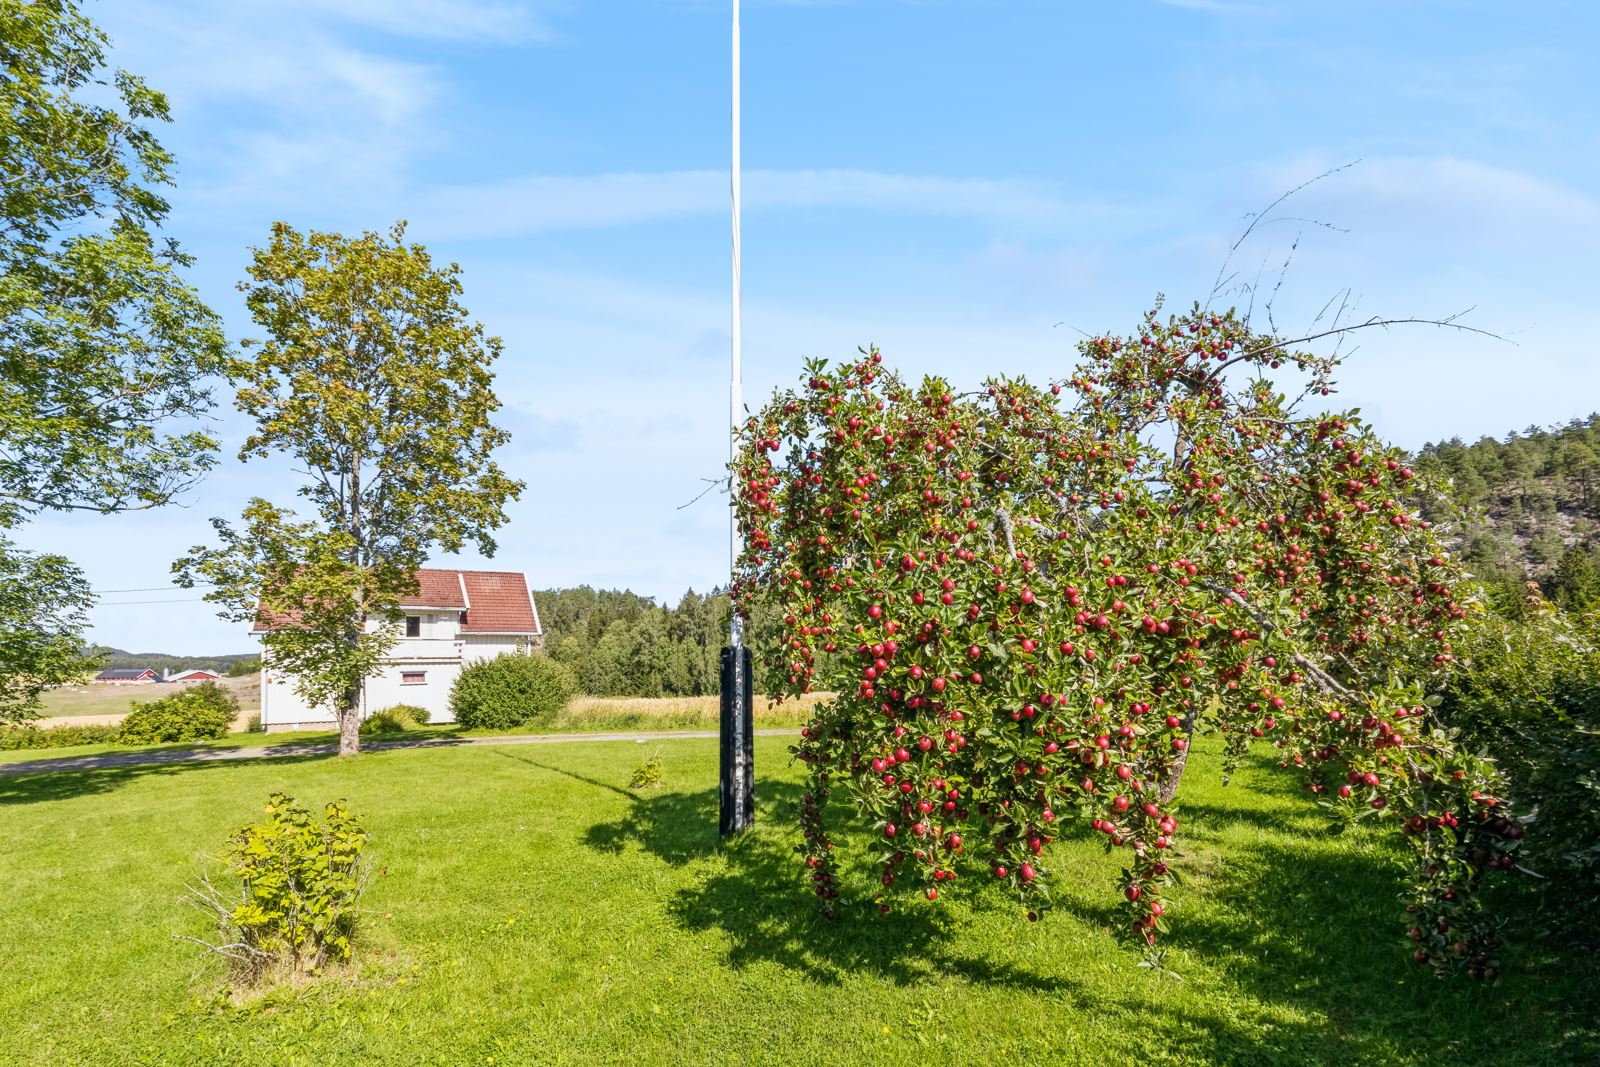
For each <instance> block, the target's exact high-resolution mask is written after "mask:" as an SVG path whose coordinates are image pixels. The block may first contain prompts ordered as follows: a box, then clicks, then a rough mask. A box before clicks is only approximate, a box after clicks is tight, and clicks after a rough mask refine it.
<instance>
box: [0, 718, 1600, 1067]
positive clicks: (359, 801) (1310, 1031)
mask: <svg viewBox="0 0 1600 1067" xmlns="http://www.w3.org/2000/svg"><path fill="white" fill-rule="evenodd" d="M784 744H785V742H784V741H783V740H782V739H778V738H772V739H762V740H760V741H758V747H757V760H758V766H759V772H760V782H761V785H760V789H759V793H760V802H761V807H760V812H759V819H760V828H759V829H758V830H757V831H756V832H755V833H753V834H751V835H749V836H747V837H746V838H744V839H743V840H741V841H739V842H738V843H737V844H736V845H734V846H732V847H729V848H719V847H718V846H717V843H716V834H715V818H716V792H715V775H716V758H717V757H716V746H715V742H711V741H703V740H685V739H680V740H671V741H664V742H655V741H652V742H648V743H646V744H640V743H637V742H606V743H575V744H566V745H552V746H539V747H532V746H523V747H475V748H453V749H434V750H423V751H396V752H386V753H371V754H368V755H364V756H362V757H360V758H359V760H357V761H354V762H353V763H343V762H340V761H338V760H336V759H333V758H327V757H317V758H300V759H287V758H277V759H269V760H261V761H254V762H248V763H227V764H194V765H176V766H156V767H133V768H123V769H117V770H107V771H89V772H75V773H70V774H58V775H32V776H24V777H5V778H0V804H3V805H4V806H5V813H4V817H3V820H0V857H3V861H0V900H3V901H4V905H3V906H0V978H3V980H0V1061H4V1062H19V1063H50V1064H64V1063H73V1064H79V1063H89V1064H97V1063H105V1064H125V1063H127V1064H144V1063H173V1064H203V1063H252V1064H277V1063H286V1064H287V1063H301V1064H324V1063H332V1062H340V1063H357V1062H359V1063H364V1064H366V1063H396V1064H402V1063H403V1064H411V1063H446V1064H486V1063H489V1062H491V1061H492V1062H493V1063H496V1064H502V1065H503V1064H526V1063H540V1064H543V1063H578V1064H590V1063H626V1064H657V1063H660V1064H680V1063H689V1064H699V1063H709V1064H721V1063H771V1064H822V1063H828V1064H833V1063H842V1064H900V1063H905V1064H933V1065H939V1064H966V1063H1018V1064H1045V1063H1050V1064H1056V1063H1066V1064H1073V1063H1096V1064H1098V1063H1115V1064H1121V1063H1135V1062H1140V1063H1163V1062H1188V1063H1203V1062H1214V1063H1226V1064H1250V1063H1260V1064H1279V1063H1292V1064H1313V1063H1330V1064H1333V1063H1337V1064H1342V1065H1349V1064H1377V1063H1462V1064H1468V1063H1486V1062H1494V1063H1513V1064H1551V1063H1564V1062H1572V1063H1593V1062H1595V1060H1596V1057H1597V1056H1600V993H1597V992H1596V990H1597V989H1600V981H1597V979H1600V972H1597V969H1596V967H1595V964H1594V963H1592V962H1590V961H1585V960H1582V959H1579V958H1576V957H1574V958H1569V959H1561V958H1559V957H1558V956H1557V955H1556V950H1555V949H1553V948H1552V947H1550V946H1548V945H1545V944H1541V943H1537V942H1528V941H1522V942H1519V943H1518V945H1517V947H1516V949H1515V950H1514V952H1513V953H1512V955H1511V957H1510V964H1509V967H1508V972H1509V973H1508V975H1507V976H1506V977H1505V978H1504V979H1503V980H1502V981H1501V982H1500V984H1499V985H1498V986H1496V987H1494V988H1488V989H1485V988H1479V987H1474V986H1471V985H1468V984H1465V983H1460V984H1455V983H1452V984H1440V983H1438V982H1436V981H1434V980H1433V979H1432V978H1430V977H1428V976H1427V975H1426V974H1424V973H1423V972H1421V971H1420V970H1418V969H1416V968H1415V967H1414V965H1412V964H1410V963H1409V962H1408V961H1407V959H1406V954H1405V953H1404V951H1403V950H1402V947H1401V945H1400V944H1399V943H1398V942H1397V940H1396V933H1397V930H1396V927H1395V924H1394V919H1395V915H1394V913H1395V910H1396V908H1397V904H1396V899H1395V894H1396V893H1397V892H1398V891H1399V889H1400V881H1399V877H1400V870H1399V868H1398V866H1397V863H1396V860H1397V855H1398V854H1397V853H1396V852H1395V851H1393V849H1392V848H1391V847H1390V846H1389V844H1388V843H1387V841H1386V840H1384V839H1380V838H1375V837H1372V836H1369V835H1367V834H1365V833H1362V832H1354V833H1350V834H1347V835H1344V836H1342V837H1338V838H1329V837H1324V836H1320V835H1318V834H1317V828H1318V827H1319V826H1320V824H1321V820H1320V819H1318V818H1317V817H1316V815H1315V814H1314V809H1312V808H1311V807H1310V806H1309V805H1308V804H1307V803H1306V802H1305V801H1304V800H1303V799H1302V797H1301V795H1300V794H1299V793H1298V792H1296V791H1295V790H1294V789H1293V785H1292V782H1291V780H1290V779H1288V778H1287V777H1282V776H1280V775H1278V774H1277V773H1275V772H1272V771H1270V770H1269V769H1263V768H1262V767H1259V766H1251V767H1248V768H1246V769H1245V771H1244V772H1243V773H1241V774H1240V775H1239V777H1238V778H1237V779H1236V782H1235V784H1234V785H1233V786H1230V787H1228V788H1226V789H1224V788H1222V787H1221V786H1219V785H1217V784H1216V778H1215V758H1214V755H1213V750H1212V749H1211V748H1209V747H1206V748H1203V749H1200V750H1198V758H1197V759H1196V760H1195V762H1194V765H1193V766H1192V768H1191V773H1190V776H1189V778H1188V779H1187V780H1186V782H1185V791H1184V792H1185V794H1186V809H1187V811H1188V815H1189V820H1188V824H1187V826H1186V829H1187V830H1188V835H1187V838H1186V840H1187V842H1188V845H1187V847H1188V856H1187V858H1186V860H1185V867H1186V868H1187V869H1188V870H1189V871H1190V872H1191V873H1192V876H1191V877H1190V878H1189V880H1188V881H1187V883H1186V884H1185V886H1184V887H1183V888H1182V889H1181V890H1180V892H1179V894H1178V895H1177V897H1176V902H1177V907H1176V909H1175V918H1176V929H1175V932H1174V934H1173V936H1172V937H1171V945H1172V948H1173V951H1172V954H1171V956H1170V957H1169V963H1170V966H1171V967H1172V968H1173V969H1174V970H1175V971H1176V972H1178V974H1180V975H1181V976H1182V980H1181V981H1180V980H1178V979H1175V978H1173V977H1169V976H1164V975H1161V974H1158V973H1154V972H1151V971H1149V970H1145V969H1142V968H1139V967H1137V966H1136V965H1135V960H1136V957H1135V956H1133V955H1130V954H1129V952H1128V951H1127V950H1125V949H1124V948H1122V947H1121V946H1120V945H1118V943H1117V942H1116V941H1115V940H1114V939H1113V938H1112V937H1111V935H1110V934H1109V933H1107V932H1106V930H1105V928H1104V927H1105V923H1106V922H1107V921H1108V919H1109V918H1110V916H1111V914H1112V911H1111V905H1112V901H1113V892H1114V891H1113V888H1112V885H1111V881H1110V875H1111V872H1112V863H1111V861H1110V859H1109V858H1108V857H1107V856H1106V855H1105V854H1104V852H1103V851H1102V848H1101V847H1100V845H1099V844H1098V843H1097V842H1096V841H1095V840H1093V837H1092V835H1091V834H1090V833H1088V832H1087V831H1085V832H1084V833H1083V834H1081V835H1079V836H1077V837H1075V838H1073V839H1071V840H1068V841H1065V842H1063V847H1061V848H1060V851H1059V854H1058V857H1057V861H1056V863H1055V864H1054V866H1055V867H1056V868H1057V870H1058V871H1062V872H1070V873H1065V874H1062V875H1061V876H1060V879H1061V889H1062V891H1061V894H1060V902H1061V905H1062V906H1060V907H1059V908H1058V909H1056V910H1055V911H1054V912H1052V913H1050V914H1049V915H1048V916H1047V917H1046V919H1045V920H1044V921H1042V922H1040V923H1038V924H1029V923H1028V922H1027V921H1026V920H1025V919H1024V918H1023V916H1022V915H1021V914H1020V913H1019V911H1018V909H1017V908H1016V907H1015V905H1014V903H1011V902H1008V901H1007V900H1005V899H1004V898H1003V896H1002V895H1001V893H1000V892H999V891H998V890H997V889H996V887H994V886H992V885H988V884H978V883H977V882H973V883H971V884H965V883H957V887H956V888H955V889H953V890H952V891H950V892H947V893H945V894H943V895H942V899H941V902H940V905H937V906H936V905H930V904H926V903H925V902H921V901H918V902H917V903H915V904H912V905H909V906H906V907H904V908H902V909H901V910H899V911H897V912H896V913H895V914H894V915H892V916H890V917H888V918H880V917H878V916H877V915H876V913H875V912H869V910H868V909H867V908H866V907H864V906H862V907H854V908H847V909H846V910H845V912H844V914H843V915H842V916H841V918H840V919H839V920H838V921H837V922H835V923H831V924H830V923H827V922H825V921H823V920H821V919H820V918H818V917H817V916H816V913H815V907H814V904H813V903H812V902H811V900H810V899H808V898H807V897H806V895H805V894H804V892H803V890H802V889H801V888H800V885H799V881H800V879H799V874H798V868H797V865H796V862H795V857H794V855H793V853H792V852H791V851H790V850H791V848H792V846H793V842H794V836H793V833H792V831H791V824H790V822H789V819H788V810H789V807H790V805H791V804H792V803H793V802H794V800H795V799H796V797H797V794H798V790H799V787H798V782H799V776H798V773H797V772H796V770H794V769H791V768H788V767H786V766H785V762H786V758H785V754H784V748H783V746H784ZM657 749H659V750H660V751H661V752H662V753H663V755H664V757H665V760H666V765H667V771H668V780H667V785H666V787H665V788H664V789H663V790H660V791H658V792H655V793H652V794H648V795H644V796H635V795H634V794H632V793H630V792H629V791H628V790H627V789H625V788H624V786H623V783H624V782H625V781H626V779H627V776H628V773H629V771H631V770H632V769H633V768H634V767H635V766H636V765H637V764H638V762H639V761H640V759H641V758H642V757H643V756H644V755H645V754H647V753H649V752H652V751H655V750H657ZM273 789H284V790H287V791H289V792H291V793H293V794H294V795H295V796H296V797H298V798H299V799H300V800H301V801H302V802H306V803H308V804H313V805H319V804H320V803H321V802H323V801H325V800H328V799H332V798H334V797H341V796H342V797H346V798H348V799H349V801H350V804H351V806H352V808H353V809H354V810H355V811H356V812H357V813H359V814H360V815H362V816H364V817H365V819H366V822H367V824H368V827H369V829H370V831H371V834H372V845H371V854H372V859H373V862H374V867H375V870H376V871H377V872H378V876H377V877H375V878H374V879H373V882H372V886H371V889H370V890H369V893H368V896H367V898H366V905H367V915H366V918H365V920H364V925H363V928H362V946H363V948H362V953H361V962H360V967H359V969H358V971H357V973H356V974H355V975H354V976H353V977H351V978H348V979H342V980H338V981H326V982H324V983H322V984H321V985H319V986H314V987H311V988H309V989H307V990H304V991H302V992H299V993H294V994H291V993H283V994H280V995H277V996H274V997H271V998H268V999H267V1000H266V1001H264V1002H262V1003H260V1004H258V1005H256V1006H255V1007H254V1008H251V1009H248V1010H246V1009H238V1008H228V1007H220V1006H217V1005H218V998H217V997H216V995H215V994H216V990H217V989H218V983H219V979H220V971H219V969H218V968H217V966H216V965H215V964H214V963H213V962H209V961H205V960H201V959H199V958H198V957H197V956H196V954H195V952H196V950H195V949H194V946H192V945H188V944H185V943H182V942H178V941H174V940H173V939H172V935H173V934H175V933H196V934H197V933H201V932H202V927H201V924H200V919H199V917H198V915H197V914H194V913H190V912H188V911H186V910H185V909H184V908H182V907H181V906H179V904H178V903H177V900H178V897H179V894H180V893H181V891H182V887H183V883H184V880H185V879H186V878H188V877H189V876H191V875H192V874H193V872H194V871H195V869H196V863H197V860H198V859H199V857H200V856H201V855H202V854H203V853H205V852H206V851H208V850H210V849H213V848H215V847H216V846H217V845H218V844H219V843H220V842H221V841H222V839H223V838H224V836H225V835H226V834H227V832H228V831H229V830H230V829H231V828H233V827H234V826H236V825H238V824H239V823H241V822H244V821H246V820H249V819H252V818H254V817H255V816H256V815H257V813H258V811H259V808H260V804H261V802H262V800H263V799H264V798H265V796H266V794H267V793H268V792H270V791H271V790H273Z"/></svg>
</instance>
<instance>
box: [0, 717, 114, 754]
mask: <svg viewBox="0 0 1600 1067" xmlns="http://www.w3.org/2000/svg"><path fill="white" fill-rule="evenodd" d="M121 729H122V727H121V726H120V725H118V724H117V723H85V724H83V725H81V726H79V725H72V724H68V725H66V726H50V727H46V728H44V729H40V728H39V727H37V726H0V752H6V751H13V750H16V749H25V748H71V747H72V746H74V745H108V744H114V743H116V742H117V740H118V736H117V735H118V734H119V733H120V731H121Z"/></svg>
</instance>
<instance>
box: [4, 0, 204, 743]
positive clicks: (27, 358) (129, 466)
mask: <svg viewBox="0 0 1600 1067" xmlns="http://www.w3.org/2000/svg"><path fill="white" fill-rule="evenodd" d="M106 48H107V40H106V37H105V35H104V34H103V33H101V31H100V30H99V29H98V28H96V27H95V26H94V25H93V24H92V23H91V22H90V21H89V20H88V19H86V18H84V17H83V15H82V14H81V13H80V12H79V11H78V10H77V7H76V5H74V4H72V3H70V2H55V3H43V4H39V3H31V4H25V3H18V2H16V0H0V53H3V56H4V61H5V72H6V74H5V77H4V78H0V126H3V128H4V130H5V135H4V136H3V137H0V177H3V180H0V571H3V572H4V575H5V578H6V582H7V585H8V592H7V602H8V608H7V617H6V620H5V621H6V624H7V629H6V632H7V637H6V642H5V648H4V650H3V651H0V719H4V718H8V717H9V718H16V717H24V716H27V715H30V714H32V713H33V711H34V710H35V708H36V706H37V699H36V698H37V694H38V693H39V692H40V690H41V689H42V688H43V687H44V686H46V685H50V684H55V683H59V682H63V681H66V680H68V679H70V678H71V677H73V676H75V675H76V674H77V673H79V672H80V671H81V670H83V669H84V668H85V667H86V666H87V663H86V662H85V656H84V649H83V647H82V633H83V629H84V625H85V622H86V615H85V611H86V609H87V607H88V605H89V603H90V597H89V593H88V588H87V584H86V582H85V581H84V578H83V575H82V574H81V573H80V572H79V571H78V570H77V569H76V568H75V567H73V566H72V565H71V564H70V563H69V562H68V561H67V560H65V559H64V558H62V557H60V556H58V555H53V554H43V555H34V554H30V553H26V552H23V551H22V550H20V549H19V548H18V547H17V546H16V544H15V543H14V542H13V541H12V540H10V539H8V538H7V537H6V536H5V533H6V531H7V530H10V529H15V528H17V527H18V526H19V525H20V524H21V523H23V522H25V521H26V520H27V519H28V517H30V516H32V515H36V514H38V513H40V512H42V511H50V510H89V511H98V512H103V513H110V512H117V511H126V510H131V509H141V508H149V507H156V506H159V505H161V504H165V503H167V502H168V501H170V500H172V499H173V497H174V496H176V495H177V494H178V493H180V492H181V491H182V490H184V489H185V488H187V487H188V486H189V485H191V484H192V483H193V482H194V481H195V480H196V479H198V478H199V477H200V476H201V475H202V474H203V473H204V472H205V471H206V470H207V469H208V468H209V467H210V466H211V464H212V462H213V459H214V453H215V450H216V441H215V439H214V438H213V437H211V436H210V435H209V434H208V433H206V432H205V431H204V430H202V429H200V428H198V427H197V425H196V423H195V421H194V419H195V417H197V416H200V415H203V414H204V413H205V412H206V411H207V410H208V409H209V408H210V407H211V403H212V400H211V393H210V387H209V385H208V384H207V378H208V376H209V375H212V374H214V373H216V372H217V371H219V370H220V369H221V368H222V365H223V358H224V355H225V352H226V345H225V342H224V339H223V334H222V330H221V327H220V324H219V322H218V319H217V317H216V315H215V314H213V313H212V311H211V310H210V309H209V308H208V307H207V306H206V305H205V304H204V303H203V302H202V301H201V300H200V298H199V297H198V296H197V295H196V294H195V292H194V291H193V290H192V289H190V288H189V287H188V286H187V285H186V284H185V283H184V281H183V279H182V276H181V270H182V268H184V267H185V266H187V265H188V263H189V259H188V257H187V256H185V255H184V254H183V253H182V252H181V251H180V250H179V248H178V247H177V245H176V244H175V243H174V242H172V241H170V240H165V239H160V238H158V236H157V231H158V229H159V228H160V226H161V224H162V222H163V220H164V219H165V217H166V215H167V212H168V204H167V201H166V200H165V199H164V198H163V197H162V195H161V193H160V192H159V189H160V187H161V186H164V185H168V184H170V183H171V176H172V169H173V160H172V157H171V156H170V155H169V154H168V153H167V151H166V150H165V149H164V148H163V147H162V146H161V143H160V142H159V141H158V140H157V139H156V137H155V134H154V133H153V132H152V129H151V127H152V125H153V124H155V123H160V122H165V121H167V120H168V115H167V103H166V99H165V98H164V97H163V96H162V95H161V94H160V93H158V92H156V91H155V90H153V89H151V88H150V87H149V86H147V85H146V84H145V83H144V82H143V81H142V80H141V79H140V78H138V77H136V76H135V75H132V74H129V73H128V72H127V71H123V70H114V71H113V70H108V69H107V66H106ZM12 609H15V611H13V610H12Z"/></svg>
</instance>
